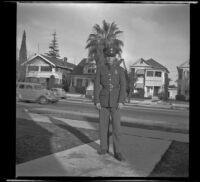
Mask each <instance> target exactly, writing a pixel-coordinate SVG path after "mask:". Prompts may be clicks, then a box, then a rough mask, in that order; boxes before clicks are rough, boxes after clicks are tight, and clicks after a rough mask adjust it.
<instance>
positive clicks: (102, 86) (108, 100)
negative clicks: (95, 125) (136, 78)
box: [94, 48, 126, 161]
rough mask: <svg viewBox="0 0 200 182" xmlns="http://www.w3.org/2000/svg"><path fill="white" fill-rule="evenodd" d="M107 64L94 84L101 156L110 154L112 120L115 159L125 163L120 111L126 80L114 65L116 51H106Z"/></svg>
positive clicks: (97, 75)
mask: <svg viewBox="0 0 200 182" xmlns="http://www.w3.org/2000/svg"><path fill="white" fill-rule="evenodd" d="M104 55H105V58H106V63H105V65H103V66H100V67H98V68H97V72H96V78H95V83H94V104H95V105H96V108H97V109H98V110H99V120H100V151H99V154H106V153H108V148H109V146H108V145H109V143H108V142H109V135H108V131H109V121H110V114H111V118H112V120H111V121H112V134H113V151H114V157H115V158H116V159H117V160H119V161H124V160H125V159H124V157H123V156H122V153H121V151H120V138H121V131H120V109H121V108H122V107H123V104H124V101H125V97H126V80H125V75H124V70H123V68H122V67H120V66H118V65H116V64H114V62H115V59H116V58H115V56H116V50H115V49H114V48H106V49H104Z"/></svg>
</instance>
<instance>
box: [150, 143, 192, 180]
mask: <svg viewBox="0 0 200 182" xmlns="http://www.w3.org/2000/svg"><path fill="white" fill-rule="evenodd" d="M188 176H189V144H188V143H183V142H177V141H173V142H172V143H171V145H170V147H169V149H168V150H167V151H166V152H165V154H164V156H163V157H162V159H161V160H160V162H159V163H158V164H157V165H156V167H155V168H154V170H153V171H152V173H151V174H150V176H149V177H188Z"/></svg>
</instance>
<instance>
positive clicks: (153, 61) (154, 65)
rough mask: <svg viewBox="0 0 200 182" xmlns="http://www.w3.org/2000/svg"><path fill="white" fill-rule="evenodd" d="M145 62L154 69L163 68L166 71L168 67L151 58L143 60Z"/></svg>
mask: <svg viewBox="0 0 200 182" xmlns="http://www.w3.org/2000/svg"><path fill="white" fill-rule="evenodd" d="M145 62H146V63H147V64H148V65H149V66H151V67H152V68H156V69H163V70H166V71H167V72H168V73H169V71H168V69H167V68H166V67H164V66H163V65H162V64H160V63H158V62H157V61H155V60H153V59H152V58H151V59H148V60H145Z"/></svg>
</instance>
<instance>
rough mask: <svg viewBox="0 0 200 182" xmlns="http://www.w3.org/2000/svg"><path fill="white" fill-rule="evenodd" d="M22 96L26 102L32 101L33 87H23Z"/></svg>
mask: <svg viewBox="0 0 200 182" xmlns="http://www.w3.org/2000/svg"><path fill="white" fill-rule="evenodd" d="M24 94H25V97H26V100H31V101H32V100H34V91H33V85H25V89H24Z"/></svg>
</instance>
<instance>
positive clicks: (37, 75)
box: [22, 54, 75, 84]
mask: <svg viewBox="0 0 200 182" xmlns="http://www.w3.org/2000/svg"><path fill="white" fill-rule="evenodd" d="M22 65H25V66H26V81H28V82H36V83H42V84H47V82H48V79H49V78H50V77H51V75H53V76H54V77H55V83H56V84H61V83H62V78H63V74H64V72H65V73H69V74H70V73H71V72H72V70H73V68H74V67H75V65H74V64H72V63H68V62H67V58H63V59H55V58H50V57H48V56H45V55H41V54H36V55H35V56H33V57H32V58H30V59H29V60H27V61H26V62H24V63H23V64H22Z"/></svg>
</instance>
